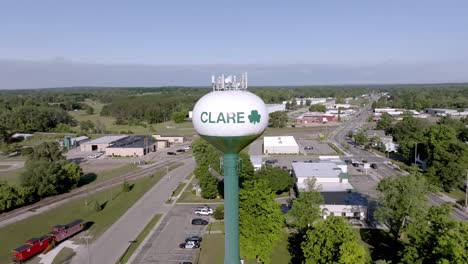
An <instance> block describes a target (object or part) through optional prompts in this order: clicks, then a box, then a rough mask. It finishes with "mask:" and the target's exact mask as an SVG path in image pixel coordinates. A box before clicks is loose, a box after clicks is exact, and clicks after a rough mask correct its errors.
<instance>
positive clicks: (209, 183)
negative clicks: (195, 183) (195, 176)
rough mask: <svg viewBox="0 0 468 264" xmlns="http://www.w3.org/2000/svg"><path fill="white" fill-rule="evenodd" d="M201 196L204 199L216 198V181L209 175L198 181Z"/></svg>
mask: <svg viewBox="0 0 468 264" xmlns="http://www.w3.org/2000/svg"><path fill="white" fill-rule="evenodd" d="M200 187H201V196H202V197H203V198H205V199H214V198H216V196H218V180H217V179H216V177H215V176H213V175H211V174H210V173H208V174H206V175H205V176H204V177H202V178H201V179H200Z"/></svg>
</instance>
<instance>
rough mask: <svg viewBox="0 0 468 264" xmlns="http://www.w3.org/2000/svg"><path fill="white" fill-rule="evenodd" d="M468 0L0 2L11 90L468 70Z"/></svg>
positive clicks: (340, 79)
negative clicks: (245, 76) (222, 77)
mask: <svg viewBox="0 0 468 264" xmlns="http://www.w3.org/2000/svg"><path fill="white" fill-rule="evenodd" d="M467 10H468V1H465V0H446V1H441V0H438V1H435V0H424V1H416V0H392V1H375V0H368V1H364V0H353V1H338V0H327V1H325V0H322V1H320V0H317V1H306V0H304V1H274V0H270V1H261V0H260V1H258V0H257V1H240V0H237V1H222V0H217V1H214V0H213V1H211V0H210V1H208V0H207V1H203V0H199V1H181V0H171V1H151V0H148V1H143V0H140V1H118V0H113V1H105V0H101V1H87V0H81V1H60V0H56V1H51V0H42V1H34V0H29V1H27V0H23V1H2V2H0V24H1V25H2V26H0V89H16V88H41V87H42V88H44V87H61V86H129V85H130V86H162V85H194V86H199V85H209V84H210V80H211V75H212V74H219V73H226V74H231V73H233V74H238V73H240V72H244V71H247V72H248V73H249V79H250V81H251V84H253V85H309V84H360V83H418V82H466V81H468V15H466V11H467Z"/></svg>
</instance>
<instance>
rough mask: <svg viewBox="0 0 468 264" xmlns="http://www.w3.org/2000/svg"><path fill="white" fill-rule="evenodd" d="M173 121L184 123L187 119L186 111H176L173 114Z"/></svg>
mask: <svg viewBox="0 0 468 264" xmlns="http://www.w3.org/2000/svg"><path fill="white" fill-rule="evenodd" d="M171 119H172V121H174V123H182V122H184V121H185V113H184V112H174V113H172V115H171Z"/></svg>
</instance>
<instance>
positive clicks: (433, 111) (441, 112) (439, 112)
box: [424, 108, 458, 116]
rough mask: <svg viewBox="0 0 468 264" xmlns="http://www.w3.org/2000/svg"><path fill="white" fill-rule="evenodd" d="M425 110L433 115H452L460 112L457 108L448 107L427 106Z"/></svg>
mask: <svg viewBox="0 0 468 264" xmlns="http://www.w3.org/2000/svg"><path fill="white" fill-rule="evenodd" d="M424 112H425V113H426V114H429V115H433V116H450V115H453V114H457V113H458V111H457V110H456V109H446V108H426V109H425V110H424Z"/></svg>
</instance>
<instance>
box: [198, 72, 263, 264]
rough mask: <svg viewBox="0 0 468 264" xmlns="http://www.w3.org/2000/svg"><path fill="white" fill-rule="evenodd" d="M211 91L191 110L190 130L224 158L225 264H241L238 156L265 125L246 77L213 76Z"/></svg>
mask: <svg viewBox="0 0 468 264" xmlns="http://www.w3.org/2000/svg"><path fill="white" fill-rule="evenodd" d="M211 82H212V85H213V91H212V92H210V93H209V94H207V95H205V96H203V97H202V98H200V100H198V102H197V104H196V105H195V107H194V108H193V116H192V120H193V126H194V127H195V130H196V131H197V132H198V134H200V136H201V137H202V138H204V139H205V140H206V141H208V142H209V143H211V144H212V145H213V146H215V147H216V148H217V149H219V150H220V151H221V152H222V153H223V154H224V155H223V158H224V162H223V168H224V227H225V235H226V237H225V245H224V247H225V256H224V264H238V263H240V254H239V177H238V176H239V175H238V160H239V152H240V151H241V150H242V149H243V148H245V147H246V146H248V145H249V144H250V143H252V141H254V140H255V139H256V138H258V137H259V136H260V135H261V134H262V133H263V131H265V128H266V127H267V124H268V112H267V108H266V106H265V103H264V102H263V100H262V99H260V97H258V96H256V95H254V94H252V93H250V92H248V91H247V73H244V74H242V75H241V76H240V78H237V76H231V75H229V76H227V77H226V78H225V76H224V75H221V76H220V77H215V76H212V78H211Z"/></svg>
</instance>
